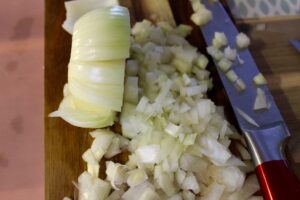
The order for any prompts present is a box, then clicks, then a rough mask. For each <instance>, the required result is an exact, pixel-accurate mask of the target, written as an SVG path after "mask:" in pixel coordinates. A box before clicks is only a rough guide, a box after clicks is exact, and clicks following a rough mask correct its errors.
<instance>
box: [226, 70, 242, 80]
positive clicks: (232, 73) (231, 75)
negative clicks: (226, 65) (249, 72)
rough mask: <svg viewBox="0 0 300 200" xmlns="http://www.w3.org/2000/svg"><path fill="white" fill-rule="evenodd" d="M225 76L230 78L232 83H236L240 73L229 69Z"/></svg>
mask: <svg viewBox="0 0 300 200" xmlns="http://www.w3.org/2000/svg"><path fill="white" fill-rule="evenodd" d="M225 76H226V77H227V78H228V80H229V81H230V82H231V83H234V82H235V81H237V80H238V79H239V77H238V75H237V74H236V73H235V71H233V70H228V71H227V72H226V74H225Z"/></svg>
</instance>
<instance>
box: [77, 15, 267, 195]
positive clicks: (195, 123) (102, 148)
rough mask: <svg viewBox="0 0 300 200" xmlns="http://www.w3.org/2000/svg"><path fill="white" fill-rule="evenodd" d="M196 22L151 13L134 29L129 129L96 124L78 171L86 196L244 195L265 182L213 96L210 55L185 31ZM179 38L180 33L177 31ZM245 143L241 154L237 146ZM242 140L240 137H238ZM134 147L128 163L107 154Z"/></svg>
mask: <svg viewBox="0 0 300 200" xmlns="http://www.w3.org/2000/svg"><path fill="white" fill-rule="evenodd" d="M189 32H190V28H187V27H186V26H185V25H180V26H178V27H176V28H173V27H171V26H170V25H169V24H167V23H165V22H160V23H158V24H157V26H155V25H153V24H151V22H149V21H147V20H144V21H143V22H140V23H136V24H135V26H134V27H133V29H132V40H131V42H132V43H131V56H130V59H129V60H127V64H126V78H125V83H126V84H125V99H124V105H123V108H122V112H121V116H120V124H121V125H122V136H121V135H118V134H115V133H113V132H111V131H109V130H100V129H98V130H96V131H93V132H91V133H90V134H91V136H92V137H93V138H94V141H93V143H92V145H91V147H90V149H88V150H87V151H86V152H85V153H84V154H83V159H84V161H85V162H87V171H85V172H83V173H82V174H81V175H80V177H79V178H78V184H76V185H77V187H78V189H79V199H80V200H96V199H97V200H102V199H103V200H118V199H123V200H159V199H162V200H167V199H168V200H182V199H183V200H194V199H204V200H218V199H223V200H241V199H249V198H253V199H262V198H261V197H254V196H252V195H253V194H254V193H255V192H256V191H258V190H259V185H258V183H257V180H256V177H255V175H250V176H249V177H248V178H246V174H247V173H249V172H252V170H253V166H252V162H251V160H250V156H249V153H248V151H247V150H246V148H245V144H244V143H243V142H241V141H239V140H241V136H240V135H239V134H238V133H237V132H236V131H235V130H234V129H233V127H231V126H230V124H229V123H228V122H227V121H226V119H225V118H224V116H223V112H222V109H223V108H222V107H217V106H216V105H215V104H214V103H213V102H212V101H211V100H210V99H208V98H207V96H206V92H207V90H209V89H210V88H211V87H212V83H211V79H210V78H209V72H208V71H207V70H206V69H205V68H206V65H207V62H208V61H207V58H206V57H205V56H204V55H203V54H201V53H200V52H198V51H197V49H196V48H195V47H193V46H192V45H190V44H189V43H188V41H187V40H186V39H185V38H184V36H186V35H188V34H189ZM174 38H176V39H174ZM232 139H235V140H236V142H235V143H236V144H238V147H237V150H238V152H239V154H240V156H241V158H242V159H241V158H238V157H237V156H235V155H233V154H232V152H231V151H230V150H229V146H232V145H235V144H234V143H232ZM238 141H239V142H238ZM124 151H128V152H129V157H128V161H127V162H126V163H117V162H114V161H106V178H105V180H102V179H100V178H98V174H99V167H100V166H99V162H100V160H101V159H102V158H103V157H105V158H106V159H110V158H112V157H113V156H115V155H117V154H119V153H121V152H124Z"/></svg>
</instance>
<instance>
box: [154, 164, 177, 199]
mask: <svg viewBox="0 0 300 200" xmlns="http://www.w3.org/2000/svg"><path fill="white" fill-rule="evenodd" d="M154 179H155V181H156V183H157V184H158V185H159V187H160V188H161V189H162V190H163V191H164V193H165V194H166V195H167V196H172V195H174V194H175V193H176V192H177V191H178V188H177V187H176V185H175V184H174V174H173V173H169V174H167V173H166V172H164V171H163V170H162V167H161V166H159V165H157V166H155V169H154Z"/></svg>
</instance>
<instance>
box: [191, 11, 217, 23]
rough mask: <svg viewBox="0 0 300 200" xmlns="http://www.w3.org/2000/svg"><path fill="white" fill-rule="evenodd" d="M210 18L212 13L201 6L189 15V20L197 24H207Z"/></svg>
mask: <svg viewBox="0 0 300 200" xmlns="http://www.w3.org/2000/svg"><path fill="white" fill-rule="evenodd" d="M211 19H212V13H211V12H210V11H209V10H207V9H205V8H203V9H200V10H198V11H196V12H195V13H193V14H192V15H191V20H192V21H193V22H194V23H195V24H196V25H198V26H203V25H205V24H207V23H208V22H209V21H210V20H211Z"/></svg>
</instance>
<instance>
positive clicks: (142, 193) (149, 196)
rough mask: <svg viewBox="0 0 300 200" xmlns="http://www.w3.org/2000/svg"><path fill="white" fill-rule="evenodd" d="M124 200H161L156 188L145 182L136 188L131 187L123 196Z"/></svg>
mask: <svg viewBox="0 0 300 200" xmlns="http://www.w3.org/2000/svg"><path fill="white" fill-rule="evenodd" d="M121 199H124V200H156V199H160V197H159V195H158V194H157V193H156V192H155V188H154V186H153V185H152V184H151V183H149V182H148V181H145V182H143V183H141V184H139V185H137V186H135V187H130V188H129V189H128V190H127V191H126V192H125V193H124V194H123V196H122V198H121Z"/></svg>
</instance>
